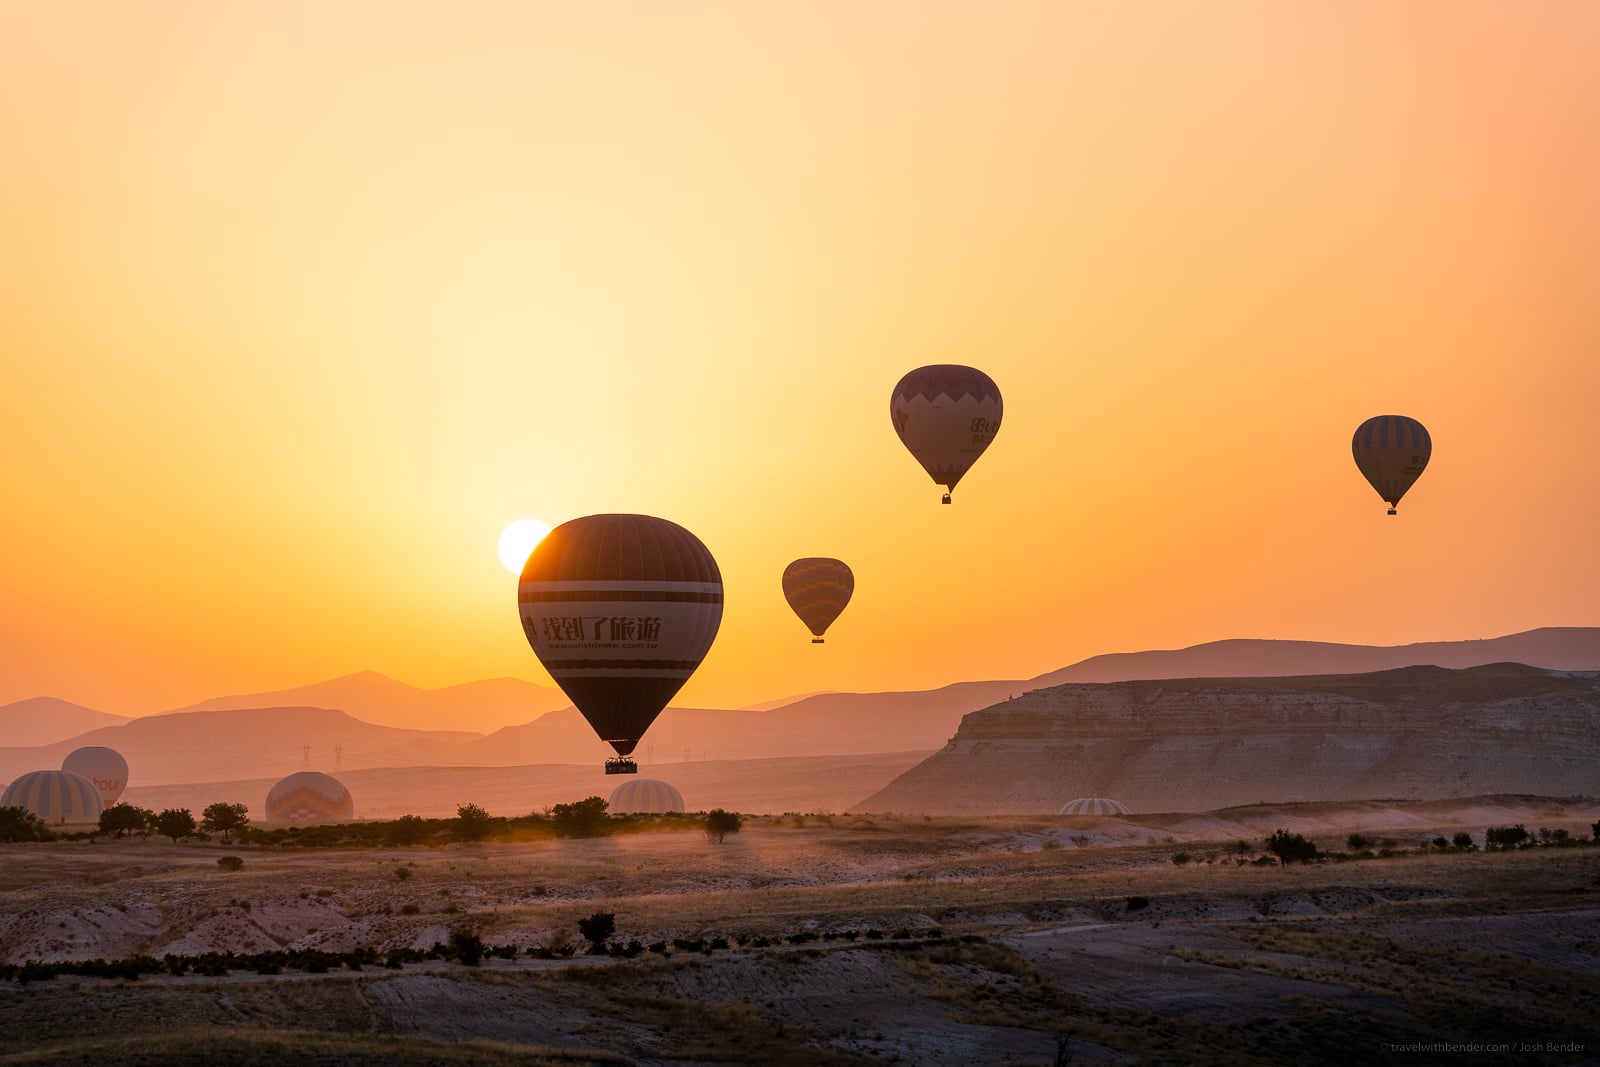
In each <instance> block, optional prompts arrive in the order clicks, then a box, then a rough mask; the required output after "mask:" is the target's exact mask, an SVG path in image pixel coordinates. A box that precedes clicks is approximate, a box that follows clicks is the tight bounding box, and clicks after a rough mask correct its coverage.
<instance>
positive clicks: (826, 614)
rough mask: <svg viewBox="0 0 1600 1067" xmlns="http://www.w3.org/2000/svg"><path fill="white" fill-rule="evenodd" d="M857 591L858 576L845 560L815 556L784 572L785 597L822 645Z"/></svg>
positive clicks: (795, 563)
mask: <svg viewBox="0 0 1600 1067" xmlns="http://www.w3.org/2000/svg"><path fill="white" fill-rule="evenodd" d="M855 588H856V576H855V575H854V574H852V573H851V572H850V568H849V567H848V566H846V565H845V563H844V561H843V560H837V559H828V558H825V557H820V556H812V557H807V558H805V559H797V560H795V561H794V562H793V563H791V564H789V565H788V566H787V567H785V568H784V569H783V597H784V599H785V600H787V601H788V602H789V607H791V608H792V609H794V613H795V614H796V615H798V616H800V621H801V622H803V623H805V624H806V628H807V629H808V630H810V631H811V635H812V641H813V643H814V644H819V645H820V644H821V643H822V635H823V634H825V633H827V631H828V627H829V626H832V625H833V620H835V619H837V618H838V617H839V613H840V612H841V611H843V610H844V607H845V605H846V604H848V603H850V594H851V593H853V592H854V591H855Z"/></svg>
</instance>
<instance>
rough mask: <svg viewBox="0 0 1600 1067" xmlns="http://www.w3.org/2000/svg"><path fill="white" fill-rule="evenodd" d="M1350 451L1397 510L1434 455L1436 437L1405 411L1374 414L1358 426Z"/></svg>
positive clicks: (1373, 484) (1377, 488)
mask: <svg viewBox="0 0 1600 1067" xmlns="http://www.w3.org/2000/svg"><path fill="white" fill-rule="evenodd" d="M1350 451H1351V452H1352V453H1353V454H1354V455H1355V458H1356V466H1357V467H1358V468H1359V469H1360V470H1361V474H1362V475H1363V476H1364V477H1365V478H1366V479H1367V481H1368V482H1370V483H1371V484H1372V488H1374V489H1376V490H1377V491H1378V495H1379V496H1380V497H1382V498H1383V499H1384V500H1386V501H1388V503H1389V514H1391V515H1393V514H1395V509H1396V508H1398V507H1399V506H1400V498H1401V497H1403V496H1405V495H1406V490H1408V489H1410V488H1411V486H1412V484H1413V483H1414V482H1416V480H1417V478H1418V477H1419V476H1421V474H1422V471H1423V469H1424V468H1425V467H1427V465H1428V457H1429V456H1431V455H1433V439H1432V438H1431V437H1429V436H1428V430H1427V428H1426V427H1425V426H1423V425H1422V423H1420V422H1418V421H1417V420H1416V419H1410V418H1407V417H1406V416H1404V415H1374V416H1373V417H1372V418H1370V419H1368V420H1367V421H1366V422H1363V423H1362V424H1361V425H1360V426H1358V427H1356V433H1355V437H1354V438H1352V439H1351V442H1350Z"/></svg>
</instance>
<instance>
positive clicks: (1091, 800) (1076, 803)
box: [1056, 797, 1129, 815]
mask: <svg viewBox="0 0 1600 1067" xmlns="http://www.w3.org/2000/svg"><path fill="white" fill-rule="evenodd" d="M1056 814H1058V815H1127V814H1129V812H1128V807H1127V805H1126V804H1123V803H1122V802H1121V801H1118V800H1109V799H1107V798H1106V797H1079V798H1078V799H1077V800H1069V801H1067V802H1066V803H1065V804H1063V805H1062V806H1061V810H1060V811H1059V812H1057V813H1056Z"/></svg>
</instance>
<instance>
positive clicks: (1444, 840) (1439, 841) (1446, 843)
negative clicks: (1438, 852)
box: [1433, 834, 1450, 848]
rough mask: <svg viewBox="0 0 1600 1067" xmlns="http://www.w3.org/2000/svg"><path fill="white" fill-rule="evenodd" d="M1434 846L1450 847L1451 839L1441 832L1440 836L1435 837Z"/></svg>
mask: <svg viewBox="0 0 1600 1067" xmlns="http://www.w3.org/2000/svg"><path fill="white" fill-rule="evenodd" d="M1433 847H1434V848H1449V847H1450V839H1449V838H1448V837H1445V836H1444V835H1442V834H1441V835H1440V836H1438V837H1436V838H1434V839H1433Z"/></svg>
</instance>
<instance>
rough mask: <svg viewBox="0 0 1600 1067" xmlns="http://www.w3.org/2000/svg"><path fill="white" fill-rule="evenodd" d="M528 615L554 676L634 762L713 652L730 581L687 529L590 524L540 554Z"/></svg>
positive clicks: (601, 518)
mask: <svg viewBox="0 0 1600 1067" xmlns="http://www.w3.org/2000/svg"><path fill="white" fill-rule="evenodd" d="M517 613H518V615H519V616H520V617H521V620H522V632H523V634H524V636H526V637H527V639H528V644H530V645H531V646H533V651H534V654H535V655H537V656H538V657H539V662H540V663H542V664H544V668H545V670H547V671H549V672H550V677H551V678H553V679H555V682H556V684H557V685H559V686H560V687H561V689H562V691H563V692H565V693H566V694H567V696H568V698H569V699H571V701H572V703H573V704H574V705H575V706H576V707H577V709H578V710H579V711H580V712H582V713H583V717H584V718H585V719H587V720H588V721H589V725H590V726H592V727H594V731H595V733H596V734H598V735H599V737H600V739H601V740H602V741H604V742H606V743H607V744H609V745H610V746H611V747H612V748H614V749H616V752H617V755H618V756H624V757H625V756H627V755H629V754H630V753H631V752H633V750H634V747H635V746H636V745H637V744H638V743H639V739H640V738H641V737H643V736H644V732H645V731H646V730H647V729H649V727H650V724H651V723H652V722H654V721H655V718H656V716H657V715H659V714H660V713H661V709H662V708H664V707H666V706H667V701H669V700H671V699H672V698H673V696H675V695H676V694H677V692H678V690H679V689H681V688H683V684H684V683H685V682H687V681H688V680H689V676H690V675H692V674H693V673H694V671H695V668H696V667H698V666H700V661H701V660H702V659H704V658H705V655H706V652H707V651H709V650H710V648H711V642H712V641H713V640H714V639H715V638H716V636H717V628H718V627H719V626H720V625H721V623H722V572H721V571H720V570H718V569H717V561H716V560H715V559H714V558H712V555H711V552H710V551H709V550H708V549H707V548H706V546H705V545H703V544H701V542H700V539H699V538H697V537H696V536H695V535H694V534H692V533H690V532H689V531H688V530H685V529H684V528H683V527H682V526H679V525H678V524H677V523H673V522H668V521H667V520H666V519H658V518H654V517H652V516H649V515H589V516H585V517H584V518H581V519H573V520H572V521H570V522H564V523H562V524H561V525H560V526H557V527H556V528H555V529H554V530H551V531H550V533H549V535H547V536H546V537H545V539H544V540H542V541H540V542H539V545H538V547H537V548H535V549H534V550H533V554H532V555H530V556H529V557H528V562H527V563H526V565H524V566H523V568H522V579H521V581H520V582H519V583H518V584H517Z"/></svg>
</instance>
